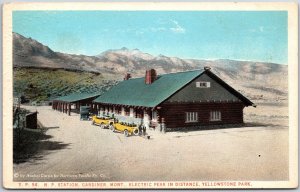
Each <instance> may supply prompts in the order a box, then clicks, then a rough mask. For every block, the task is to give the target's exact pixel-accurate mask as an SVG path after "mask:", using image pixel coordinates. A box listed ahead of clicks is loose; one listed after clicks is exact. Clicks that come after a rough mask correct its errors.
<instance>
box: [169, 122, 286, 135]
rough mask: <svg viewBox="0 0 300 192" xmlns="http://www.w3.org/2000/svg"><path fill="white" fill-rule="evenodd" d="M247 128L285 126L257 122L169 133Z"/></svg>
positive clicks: (211, 126)
mask: <svg viewBox="0 0 300 192" xmlns="http://www.w3.org/2000/svg"><path fill="white" fill-rule="evenodd" d="M246 127H272V128H274V129H276V128H282V127H284V126H283V125H277V124H272V123H257V122H249V123H242V124H227V125H226V124H225V125H205V126H204V125H203V126H195V127H186V128H178V129H170V130H167V132H182V133H188V132H192V131H207V130H218V129H234V128H246Z"/></svg>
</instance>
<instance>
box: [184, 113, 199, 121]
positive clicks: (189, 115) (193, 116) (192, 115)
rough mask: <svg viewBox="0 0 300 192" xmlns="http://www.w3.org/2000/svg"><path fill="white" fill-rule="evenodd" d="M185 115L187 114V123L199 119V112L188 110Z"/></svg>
mask: <svg viewBox="0 0 300 192" xmlns="http://www.w3.org/2000/svg"><path fill="white" fill-rule="evenodd" d="M185 115H186V118H185V122H186V123H191V122H197V121H198V112H186V113H185Z"/></svg>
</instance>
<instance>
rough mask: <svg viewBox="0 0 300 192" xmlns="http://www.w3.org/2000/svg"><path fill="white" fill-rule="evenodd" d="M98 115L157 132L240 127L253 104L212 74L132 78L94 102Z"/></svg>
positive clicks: (151, 73)
mask: <svg viewBox="0 0 300 192" xmlns="http://www.w3.org/2000/svg"><path fill="white" fill-rule="evenodd" d="M93 102H94V105H93V107H94V110H95V111H97V112H98V115H100V116H101V115H102V114H105V115H114V117H116V118H118V119H119V120H120V121H125V122H128V123H137V124H143V125H145V126H146V127H147V128H154V129H156V130H158V131H165V130H166V129H174V128H176V129H180V128H186V127H200V126H205V125H215V124H240V123H243V109H244V107H248V106H252V105H253V103H252V102H251V101H250V100H249V99H247V98H246V97H244V96H243V95H242V94H241V93H239V92H238V91H236V90H235V89H233V88H232V87H231V86H229V85H228V84H227V83H225V82H224V81H223V80H222V79H220V78H219V77H217V76H216V75H215V74H214V73H212V72H211V70H210V68H209V67H205V68H204V69H203V70H195V71H187V72H179V73H170V74H164V75H157V74H156V71H155V70H154V69H151V70H147V71H146V75H145V77H142V78H131V76H130V75H129V74H127V75H126V76H125V78H124V81H121V82H120V83H119V84H117V85H116V86H114V87H112V88H111V89H110V90H108V91H107V92H105V93H103V94H102V95H100V96H99V97H98V98H96V99H95V100H94V101H93Z"/></svg>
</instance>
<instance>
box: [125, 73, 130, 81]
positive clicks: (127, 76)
mask: <svg viewBox="0 0 300 192" xmlns="http://www.w3.org/2000/svg"><path fill="white" fill-rule="evenodd" d="M130 78H131V75H130V73H126V74H125V77H124V81H126V80H128V79H130Z"/></svg>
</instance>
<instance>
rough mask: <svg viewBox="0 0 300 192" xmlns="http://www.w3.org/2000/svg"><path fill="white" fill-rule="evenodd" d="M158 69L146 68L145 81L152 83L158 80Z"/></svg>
mask: <svg viewBox="0 0 300 192" xmlns="http://www.w3.org/2000/svg"><path fill="white" fill-rule="evenodd" d="M156 78H157V76H156V71H155V70H154V69H150V70H146V76H145V83H146V84H151V83H153V82H154V81H155V80H156Z"/></svg>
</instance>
